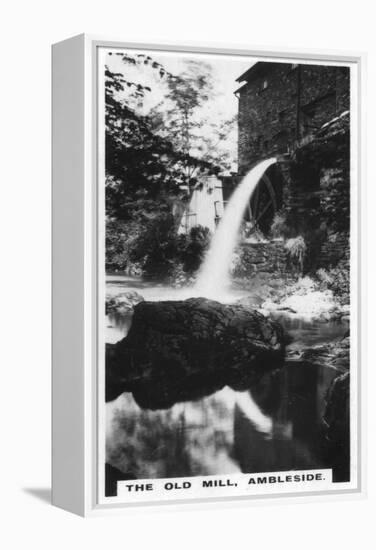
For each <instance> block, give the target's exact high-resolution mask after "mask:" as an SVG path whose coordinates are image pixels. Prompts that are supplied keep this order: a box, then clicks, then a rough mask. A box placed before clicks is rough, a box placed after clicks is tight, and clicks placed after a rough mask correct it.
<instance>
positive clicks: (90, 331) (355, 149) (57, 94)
mask: <svg viewBox="0 0 376 550" xmlns="http://www.w3.org/2000/svg"><path fill="white" fill-rule="evenodd" d="M101 48H121V49H126V50H127V49H132V50H147V51H155V52H157V51H162V52H165V51H167V52H177V53H179V52H180V53H191V54H198V53H204V54H208V55H219V54H220V55H231V56H247V57H256V58H258V59H261V60H273V59H278V60H280V59H282V60H290V61H291V62H293V61H294V60H296V61H298V62H299V61H302V62H312V63H315V62H316V63H320V62H322V63H328V64H330V63H345V64H348V65H349V66H350V67H351V71H352V77H351V82H352V88H351V94H352V102H353V103H352V107H351V113H352V122H351V124H352V126H351V131H352V136H356V142H355V143H353V145H352V153H351V155H352V156H351V163H352V182H351V184H352V196H351V200H352V211H351V222H352V227H351V239H352V240H351V250H352V252H351V269H352V294H351V300H352V310H351V316H352V317H351V327H352V332H351V338H352V340H351V347H352V351H351V353H352V356H351V362H352V365H356V368H354V376H353V374H352V379H351V380H352V390H351V391H352V392H353V399H354V400H355V401H354V402H356V410H354V411H353V410H351V422H352V424H351V426H352V430H353V433H354V432H356V441H355V446H354V447H353V451H352V452H353V453H355V454H356V460H357V466H356V479H353V480H352V481H353V483H352V484H351V487H349V488H344V489H339V490H330V491H325V490H317V491H314V490H311V491H309V492H305V491H301V492H299V493H297V492H296V491H291V492H288V493H285V494H283V493H282V492H281V493H278V492H277V493H275V492H274V493H273V494H254V495H250V496H244V495H235V496H234V495H229V496H225V495H223V494H221V495H220V496H218V497H212V496H210V498H204V497H202V496H200V497H198V498H194V496H193V498H190V499H183V500H179V499H177V498H174V497H171V498H169V499H154V500H151V501H150V502H146V501H143V502H134V503H129V502H128V503H127V502H119V501H116V500H115V501H114V500H112V501H111V500H110V501H108V500H107V501H103V498H101V487H100V484H101V476H100V475H99V476H98V466H99V461H101V460H102V459H101V452H102V451H101V449H100V439H101V437H102V436H103V434H99V429H100V426H101V423H103V417H102V418H101V415H100V398H101V394H100V393H99V391H100V389H101V386H100V384H101V382H100V377H101V376H102V375H103V373H102V375H101V373H100V372H99V370H98V362H99V361H101V357H102V360H103V346H102V345H101V338H100V334H99V330H100V328H99V327H100V326H101V322H100V319H101V316H102V317H103V312H104V309H103V308H104V302H103V290H101V289H100V288H99V281H100V280H101V277H103V269H104V268H103V267H102V264H101V263H100V258H99V257H98V242H99V240H100V239H102V238H103V225H101V220H100V213H101V212H103V210H101V208H103V204H101V201H102V200H103V194H101V192H102V190H103V189H102V187H101V186H102V185H103V182H102V181H101V178H100V166H99V164H98V163H100V155H98V148H99V149H100V147H101V143H100V139H98V101H99V97H100V90H98V52H99V50H100V49H101ZM364 72H365V55H364V54H362V53H354V54H353V53H351V54H347V53H346V54H344V53H341V52H312V51H300V52H297V51H288V50H283V51H278V52H276V51H271V50H267V49H262V48H255V49H252V48H250V47H244V48H233V47H231V46H223V45H177V44H168V45H167V44H137V43H127V42H121V41H119V42H118V41H113V40H107V39H99V38H96V37H92V36H88V35H84V34H82V35H79V36H77V37H74V38H70V39H68V40H65V41H63V42H59V43H57V44H55V45H54V46H53V48H52V98H53V105H52V180H53V195H52V215H53V259H52V271H53V286H52V296H53V328H52V340H53V351H52V373H53V377H52V378H53V379H52V502H53V504H54V505H56V506H58V507H61V508H63V509H65V510H68V511H70V512H73V513H76V514H79V515H81V516H92V515H98V514H103V513H110V512H113V511H116V510H119V509H125V508H129V507H130V506H137V507H139V506H154V507H155V506H161V505H163V506H177V505H178V504H179V506H181V505H185V506H192V505H194V506H196V507H197V506H208V505H220V504H221V503H222V504H228V503H229V502H231V503H232V504H241V505H249V504H257V502H258V501H259V499H267V498H268V499H270V498H272V499H273V500H277V501H281V502H282V501H284V500H285V499H286V496H288V497H289V498H290V499H297V500H298V501H300V500H306V499H310V500H311V499H325V500H327V499H338V498H343V497H346V498H350V497H351V498H358V497H359V496H363V495H364V494H365V451H364V446H365V443H364V437H363V433H364V416H365V411H364V408H365V392H364V391H363V388H364V383H365V373H364V369H363V365H364V362H363V358H362V360H361V356H362V349H363V336H362V319H363V317H364V311H363V309H364V308H363V304H362V303H361V289H362V288H363V282H362V279H363V273H362V271H361V240H360V239H361V235H362V228H361V225H362V223H363V220H362V215H361V213H362V212H364V209H363V206H362V205H363V203H364V186H365V176H364V145H363V141H364V139H363V136H364ZM98 434H99V435H98ZM286 500H287V499H286Z"/></svg>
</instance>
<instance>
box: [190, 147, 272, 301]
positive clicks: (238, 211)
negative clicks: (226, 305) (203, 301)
mask: <svg viewBox="0 0 376 550" xmlns="http://www.w3.org/2000/svg"><path fill="white" fill-rule="evenodd" d="M276 160H277V159H275V158H271V159H268V160H263V161H261V162H260V163H259V164H257V165H256V166H255V167H254V168H252V170H250V171H249V172H248V174H247V175H246V176H245V177H244V178H243V179H242V181H241V183H240V184H239V185H238V187H237V188H236V190H235V191H234V193H233V194H232V196H231V199H230V201H229V203H228V205H227V206H226V208H225V211H224V214H223V218H222V219H221V221H220V223H219V225H218V228H217V230H216V232H215V233H214V236H213V239H212V241H211V244H210V248H209V251H208V253H207V256H206V258H205V260H204V263H203V265H202V267H201V269H200V272H199V275H198V279H197V282H196V285H195V293H197V295H200V296H206V297H218V296H219V295H222V294H225V293H226V291H227V289H228V287H229V285H230V266H231V260H232V256H233V253H234V249H235V247H236V244H237V241H238V235H239V229H240V226H241V223H242V220H243V217H244V213H245V210H246V208H247V205H248V203H249V200H250V198H251V197H252V194H253V192H254V190H255V189H256V187H257V184H258V182H259V181H260V179H261V177H262V176H263V174H264V172H265V171H266V170H267V169H268V168H269V166H271V165H272V164H274V163H275V162H276Z"/></svg>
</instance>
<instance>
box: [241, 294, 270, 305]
mask: <svg viewBox="0 0 376 550" xmlns="http://www.w3.org/2000/svg"><path fill="white" fill-rule="evenodd" d="M264 302H265V298H264V297H263V296H260V295H259V294H250V295H249V296H244V298H240V299H239V300H238V301H237V302H236V303H237V304H239V305H241V306H244V307H247V308H252V309H257V308H259V307H261V306H262V304H263V303H264Z"/></svg>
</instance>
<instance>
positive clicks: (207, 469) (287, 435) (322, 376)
mask: <svg viewBox="0 0 376 550" xmlns="http://www.w3.org/2000/svg"><path fill="white" fill-rule="evenodd" d="M335 375H336V372H335V371H334V370H333V369H325V368H318V367H307V366H305V367H304V369H302V368H301V366H298V365H295V366H289V367H286V368H284V369H282V370H280V371H276V372H273V373H270V374H268V375H266V376H265V377H264V378H263V379H262V380H261V381H260V383H259V384H256V385H255V386H254V387H252V389H251V390H250V391H247V392H236V391H234V390H231V389H230V388H224V389H223V390H221V391H219V392H217V393H215V394H214V395H211V396H209V397H206V398H204V399H201V400H198V401H191V402H186V403H180V404H176V405H174V406H173V407H171V408H170V409H168V410H161V411H150V410H143V409H141V408H139V407H138V405H137V404H136V403H135V401H134V399H133V397H132V395H131V394H123V395H122V396H120V397H119V398H118V399H117V400H116V401H114V402H112V403H110V404H109V414H108V419H109V429H108V430H107V460H108V462H109V463H110V464H112V465H113V466H115V467H117V468H119V469H120V470H121V471H122V472H125V473H127V475H130V476H131V477H134V478H138V479H142V478H160V477H179V476H193V475H214V474H227V473H234V472H238V471H241V472H248V473H251V472H265V471H283V470H294V469H311V468H324V467H332V466H333V467H334V466H335V465H334V464H331V463H330V456H329V457H328V456H326V454H325V449H324V447H323V436H322V416H323V412H324V407H325V399H324V397H325V394H326V389H327V388H328V386H329V384H330V382H331V381H332V379H333V378H334V377H335ZM345 471H346V469H345ZM346 476H348V474H345V477H346ZM342 477H343V476H342Z"/></svg>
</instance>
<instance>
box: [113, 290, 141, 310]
mask: <svg viewBox="0 0 376 550" xmlns="http://www.w3.org/2000/svg"><path fill="white" fill-rule="evenodd" d="M143 300H144V299H143V297H142V296H141V295H140V294H139V293H138V292H136V291H135V290H129V291H127V292H122V293H121V294H117V295H116V296H108V297H106V314H108V313H110V314H111V313H117V314H118V315H127V314H129V313H132V312H133V308H134V306H135V305H137V304H139V303H140V302H142V301H143Z"/></svg>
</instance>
